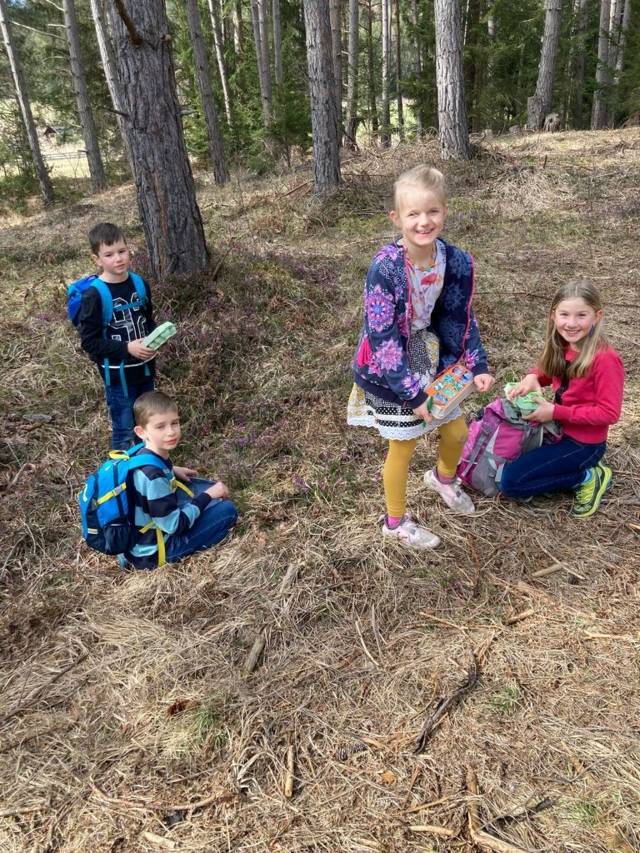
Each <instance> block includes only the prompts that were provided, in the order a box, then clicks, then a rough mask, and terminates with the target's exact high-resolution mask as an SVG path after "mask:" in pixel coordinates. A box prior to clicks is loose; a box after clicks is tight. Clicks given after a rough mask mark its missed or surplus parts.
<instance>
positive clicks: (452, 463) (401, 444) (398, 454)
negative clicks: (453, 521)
mask: <svg viewBox="0 0 640 853" xmlns="http://www.w3.org/2000/svg"><path fill="white" fill-rule="evenodd" d="M438 433H439V435H440V446H439V448H438V463H437V469H438V473H439V474H440V475H441V476H443V477H453V476H455V473H456V468H457V467H458V462H459V461H460V455H461V453H462V448H463V447H464V443H465V441H466V440H467V424H466V423H465V420H464V418H463V417H460V418H456V419H455V421H449V423H447V424H442V426H441V427H438ZM417 443H418V439H417V438H411V439H408V440H399V439H395V438H392V439H390V440H389V452H388V453H387V458H386V459H385V462H384V467H383V469H382V480H383V483H384V497H385V502H386V505H387V514H388V515H390V516H393V517H396V518H398V517H400V516H401V515H404V513H405V510H406V508H407V477H408V474H409V463H410V462H411V457H412V456H413V452H414V450H415V449H416V444H417Z"/></svg>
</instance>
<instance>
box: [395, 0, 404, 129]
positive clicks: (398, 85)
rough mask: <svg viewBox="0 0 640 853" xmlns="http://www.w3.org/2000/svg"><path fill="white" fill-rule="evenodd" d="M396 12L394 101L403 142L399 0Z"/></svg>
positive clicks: (396, 0)
mask: <svg viewBox="0 0 640 853" xmlns="http://www.w3.org/2000/svg"><path fill="white" fill-rule="evenodd" d="M394 7H395V12H396V103H397V109H398V135H399V137H400V142H404V109H403V105H402V84H401V80H402V38H401V27H400V0H394Z"/></svg>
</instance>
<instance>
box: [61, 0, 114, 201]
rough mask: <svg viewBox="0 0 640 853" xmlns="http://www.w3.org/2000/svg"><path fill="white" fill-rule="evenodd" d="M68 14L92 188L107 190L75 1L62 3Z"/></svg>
mask: <svg viewBox="0 0 640 853" xmlns="http://www.w3.org/2000/svg"><path fill="white" fill-rule="evenodd" d="M62 10H63V12H64V29H65V32H66V35H67V44H68V46H69V59H70V61H71V77H72V79H73V90H74V92H75V95H76V101H77V104H78V114H79V115H80V125H81V127H82V133H83V136H84V145H85V149H86V152H87V161H88V163H89V174H90V175H91V186H92V188H93V191H94V192H98V191H99V190H102V189H104V187H105V186H106V184H107V179H106V177H105V174H104V167H103V165H102V157H101V156H100V146H99V145H98V133H97V131H96V124H95V122H94V120H93V110H92V109H91V103H90V101H89V92H88V90H87V79H86V77H85V73H84V64H83V62H82V54H81V53H80V37H79V35H78V18H77V15H76V6H75V2H74V0H62Z"/></svg>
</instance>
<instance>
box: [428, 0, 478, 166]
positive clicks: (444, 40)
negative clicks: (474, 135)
mask: <svg viewBox="0 0 640 853" xmlns="http://www.w3.org/2000/svg"><path fill="white" fill-rule="evenodd" d="M434 10H435V23H436V82H437V87H438V130H439V133H440V150H441V154H442V159H443V160H469V159H470V157H471V146H470V144H469V127H468V124H467V110H466V106H465V101H464V77H463V70H462V28H461V21H460V4H459V2H458V0H435V3H434Z"/></svg>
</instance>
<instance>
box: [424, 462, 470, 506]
mask: <svg viewBox="0 0 640 853" xmlns="http://www.w3.org/2000/svg"><path fill="white" fill-rule="evenodd" d="M424 484H425V486H427V488H429V489H433V491H434V492H437V493H438V494H439V495H440V497H441V498H442V500H443V501H444V502H445V503H446V505H447V506H448V507H450V508H451V509H452V510H453V511H454V512H457V513H459V514H460V515H473V513H474V512H475V511H476V508H475V507H474V505H473V501H472V500H471V498H470V497H469V495H468V494H467V493H466V492H463V491H462V488H461V486H460V480H458V479H456V480H453V482H451V483H441V482H440V480H439V479H438V477H437V476H436V472H435V471H434V469H433V468H432V469H431V470H430V471H427V473H426V474H425V475H424Z"/></svg>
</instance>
